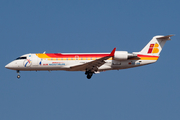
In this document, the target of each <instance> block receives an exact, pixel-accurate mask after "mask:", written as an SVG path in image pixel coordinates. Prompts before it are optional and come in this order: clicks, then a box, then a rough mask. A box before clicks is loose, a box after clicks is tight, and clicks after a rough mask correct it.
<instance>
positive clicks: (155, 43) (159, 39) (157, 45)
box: [140, 35, 173, 56]
mask: <svg viewBox="0 0 180 120" xmlns="http://www.w3.org/2000/svg"><path fill="white" fill-rule="evenodd" d="M171 36H173V35H167V36H162V35H159V36H154V37H153V38H152V40H151V41H150V42H149V43H148V44H147V45H146V46H145V47H144V48H143V49H142V50H141V52H140V53H141V54H147V55H155V56H159V54H160V52H161V50H162V48H163V46H164V44H165V43H166V41H167V40H171V39H170V37H171Z"/></svg>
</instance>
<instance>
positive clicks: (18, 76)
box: [17, 70, 21, 79]
mask: <svg viewBox="0 0 180 120" xmlns="http://www.w3.org/2000/svg"><path fill="white" fill-rule="evenodd" d="M17 74H18V75H17V78H18V79H19V78H20V77H21V76H20V75H19V70H17Z"/></svg>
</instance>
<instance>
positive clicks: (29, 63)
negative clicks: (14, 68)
mask: <svg viewBox="0 0 180 120" xmlns="http://www.w3.org/2000/svg"><path fill="white" fill-rule="evenodd" d="M30 65H31V60H30V59H27V60H25V61H24V67H29V66H30Z"/></svg>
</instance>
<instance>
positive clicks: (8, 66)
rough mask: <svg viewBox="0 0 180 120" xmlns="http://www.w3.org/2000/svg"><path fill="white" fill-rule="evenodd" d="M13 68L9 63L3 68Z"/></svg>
mask: <svg viewBox="0 0 180 120" xmlns="http://www.w3.org/2000/svg"><path fill="white" fill-rule="evenodd" d="M12 67H13V64H12V63H9V64H7V65H6V66H5V68H7V69H11V68H12Z"/></svg>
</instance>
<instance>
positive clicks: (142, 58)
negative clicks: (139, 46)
mask: <svg viewBox="0 0 180 120" xmlns="http://www.w3.org/2000/svg"><path fill="white" fill-rule="evenodd" d="M140 60H158V57H141V59H140Z"/></svg>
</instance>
